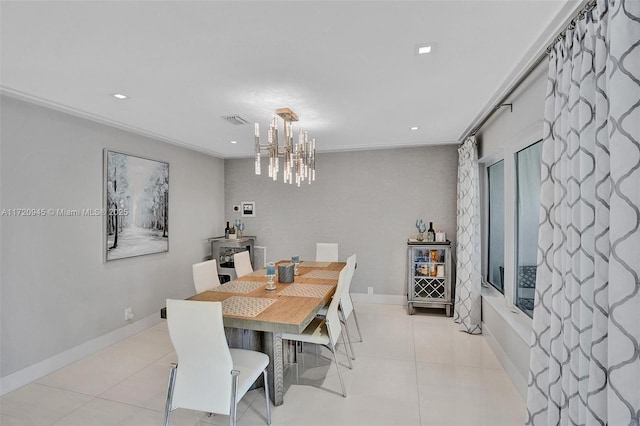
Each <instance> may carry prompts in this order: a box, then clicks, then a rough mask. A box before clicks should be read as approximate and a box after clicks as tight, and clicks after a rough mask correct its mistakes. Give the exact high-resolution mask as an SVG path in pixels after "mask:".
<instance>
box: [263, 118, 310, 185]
mask: <svg viewBox="0 0 640 426" xmlns="http://www.w3.org/2000/svg"><path fill="white" fill-rule="evenodd" d="M276 114H277V115H279V116H280V117H281V118H282V120H284V141H283V146H282V147H280V145H279V144H278V121H277V120H278V119H277V117H276V116H275V115H274V116H273V121H272V122H271V125H270V126H269V133H268V140H267V143H266V144H261V143H260V126H259V124H258V123H256V128H255V147H256V161H255V170H256V174H257V175H259V174H261V170H260V151H262V150H265V151H267V153H268V155H269V177H270V178H272V179H273V180H278V172H279V170H280V157H282V158H283V159H284V164H283V172H284V179H283V182H284V183H289V184H292V183H293V182H294V180H295V182H296V184H297V185H298V186H300V183H301V182H304V181H305V179H306V180H307V181H308V182H309V184H311V181H314V180H316V140H315V139H311V140H309V139H308V136H307V132H305V131H304V130H303V129H302V127H301V128H300V132H299V133H298V142H297V143H294V141H293V137H294V136H293V127H292V125H291V123H292V122H294V121H298V116H297V115H296V113H295V112H293V111H291V110H290V109H289V108H280V109H277V110H276ZM294 175H295V178H294Z"/></svg>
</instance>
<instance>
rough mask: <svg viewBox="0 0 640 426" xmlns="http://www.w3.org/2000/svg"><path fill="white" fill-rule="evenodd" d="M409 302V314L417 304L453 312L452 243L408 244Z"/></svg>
mask: <svg viewBox="0 0 640 426" xmlns="http://www.w3.org/2000/svg"><path fill="white" fill-rule="evenodd" d="M407 245H408V247H407V260H408V266H407V281H408V287H407V302H408V312H409V315H413V313H414V307H424V308H444V309H445V313H446V315H447V316H451V314H452V310H451V308H452V305H453V291H452V288H451V275H452V270H451V242H449V241H447V242H441V243H440V242H429V243H425V242H416V241H409V242H408V243H407Z"/></svg>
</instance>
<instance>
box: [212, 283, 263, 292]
mask: <svg viewBox="0 0 640 426" xmlns="http://www.w3.org/2000/svg"><path fill="white" fill-rule="evenodd" d="M263 285H264V283H260V282H255V281H231V282H230V283H226V284H222V285H221V286H220V287H216V288H214V289H213V291H221V292H223V293H251V292H252V291H253V290H255V289H257V288H260V287H262V286H263Z"/></svg>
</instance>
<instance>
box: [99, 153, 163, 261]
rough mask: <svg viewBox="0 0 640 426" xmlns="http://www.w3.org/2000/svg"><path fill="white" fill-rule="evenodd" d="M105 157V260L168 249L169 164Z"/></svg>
mask: <svg viewBox="0 0 640 426" xmlns="http://www.w3.org/2000/svg"><path fill="white" fill-rule="evenodd" d="M105 157H106V159H105V182H106V188H105V212H106V215H105V216H106V220H105V222H106V238H105V240H106V245H107V247H106V260H115V259H122V258H126V257H133V256H142V255H145V254H152V253H162V252H166V251H169V163H164V162H161V161H154V160H148V159H146V158H141V157H136V156H133V155H128V154H122V153H119V152H114V151H109V150H105Z"/></svg>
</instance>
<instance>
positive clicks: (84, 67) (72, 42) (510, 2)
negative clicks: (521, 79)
mask: <svg viewBox="0 0 640 426" xmlns="http://www.w3.org/2000/svg"><path fill="white" fill-rule="evenodd" d="M576 3H578V2H571V1H569V2H567V1H562V0H554V1H544V0H535V1H519V0H504V1H480V0H476V1H451V0H449V1H378V2H371V1H349V2H347V1H302V0H299V1H290V2H278V1H264V0H263V1H254V2H248V1H233V2H231V1H227V2H222V1H173V2H170V1H68V2H62V1H44V2H32V1H13V2H7V1H2V3H1V6H0V7H1V9H0V15H1V37H2V38H1V48H2V49H1V50H2V56H1V61H2V62H1V74H0V75H1V80H0V85H1V89H2V92H3V93H5V94H8V95H12V96H16V97H20V98H24V99H27V100H31V101H35V102H37V103H40V104H44V105H48V106H52V107H54V108H57V109H62V110H64V111H69V112H72V113H74V114H77V115H81V116H86V117H90V118H92V119H96V120H99V121H102V122H106V123H110V124H114V125H116V126H119V127H123V128H125V129H129V130H133V131H135V132H137V133H141V134H144V135H148V136H152V137H154V138H157V139H160V140H163V141H167V142H171V143H174V144H178V145H182V146H187V147H190V148H193V149H196V150H199V151H202V152H206V153H209V154H212V155H216V156H220V157H225V158H231V157H242V156H249V155H251V154H252V152H253V149H254V147H253V143H254V139H253V131H254V129H253V122H259V123H260V124H261V127H262V129H263V138H264V139H265V140H266V135H265V132H264V129H266V127H267V124H268V123H269V121H270V119H271V116H272V115H273V113H274V111H275V109H277V108H281V107H289V108H291V109H292V110H294V111H295V112H296V113H297V114H298V116H299V117H300V121H299V123H298V124H299V125H301V126H303V127H304V128H305V130H307V131H308V132H309V135H310V137H313V138H315V139H316V141H317V149H318V151H320V152H322V151H339V150H357V149H372V148H386V147H398V146H414V145H427V144H442V143H457V142H459V141H460V140H461V138H462V137H463V136H464V135H465V132H466V131H467V130H468V129H469V127H470V126H472V125H473V124H474V122H477V120H478V118H479V117H480V116H481V115H482V114H483V112H484V111H486V110H487V108H490V107H491V106H492V105H491V101H492V100H493V99H495V98H496V96H497V95H498V94H499V93H500V92H501V91H504V90H505V88H506V86H507V85H508V84H509V83H510V82H511V81H512V80H513V79H514V76H515V75H517V73H518V72H521V71H522V69H523V67H524V64H526V62H527V61H530V60H531V59H532V58H531V56H532V52H539V51H541V49H542V48H544V46H543V43H546V42H547V41H548V40H549V39H550V37H551V36H553V32H552V31H555V30H556V29H557V26H558V22H559V21H561V20H564V19H565V18H566V16H563V15H567V16H568V14H569V13H572V12H573V10H574V9H575V8H576ZM427 42H435V43H437V44H436V45H435V49H434V52H433V53H431V54H428V55H420V56H418V55H416V54H415V53H414V48H415V46H416V45H417V44H421V43H427ZM114 93H124V94H126V95H129V96H130V98H129V99H127V100H124V101H120V100H117V99H115V98H114V97H112V96H111V95H112V94H114ZM235 114H237V115H240V116H241V117H243V118H244V119H246V120H247V121H248V122H249V124H247V125H243V126H236V125H232V124H230V123H228V122H227V121H226V120H224V119H223V118H221V116H225V115H235ZM411 126H419V129H418V130H410V127H411ZM296 128H297V126H294V130H295V129H296ZM232 140H234V141H237V143H236V144H232V143H230V142H231V141H232Z"/></svg>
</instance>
